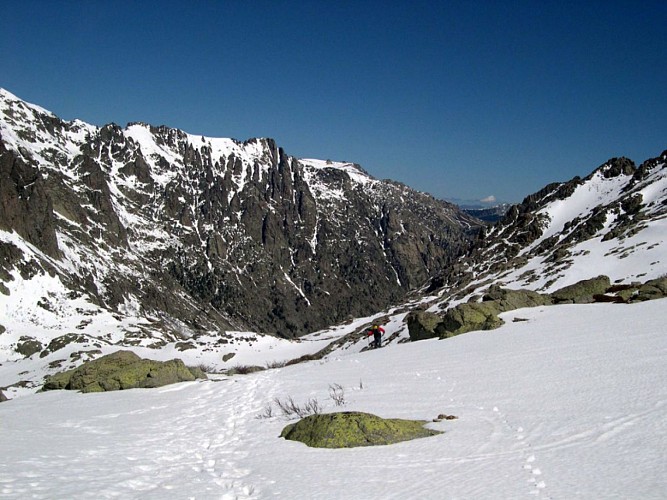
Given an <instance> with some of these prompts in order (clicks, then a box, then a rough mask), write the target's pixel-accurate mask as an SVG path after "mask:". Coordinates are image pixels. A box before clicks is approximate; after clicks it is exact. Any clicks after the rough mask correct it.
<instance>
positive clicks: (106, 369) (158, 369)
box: [43, 351, 206, 392]
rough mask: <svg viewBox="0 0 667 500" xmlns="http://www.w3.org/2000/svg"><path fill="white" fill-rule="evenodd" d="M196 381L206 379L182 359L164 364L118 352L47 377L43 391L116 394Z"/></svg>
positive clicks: (129, 352) (130, 353) (132, 354)
mask: <svg viewBox="0 0 667 500" xmlns="http://www.w3.org/2000/svg"><path fill="white" fill-rule="evenodd" d="M197 378H206V375H205V374H204V373H203V372H202V371H201V370H200V369H198V368H190V367H187V366H185V364H184V363H183V361H181V360H180V359H173V360H171V361H164V362H161V361H153V360H148V359H142V358H140V357H139V356H137V355H136V354H135V353H133V352H131V351H116V352H114V353H112V354H108V355H106V356H102V357H100V358H97V359H95V360H93V361H89V362H87V363H84V364H82V365H81V366H79V367H78V368H75V369H74V370H68V371H65V372H60V373H57V374H55V375H52V376H50V377H48V378H47V380H46V383H45V384H44V387H43V390H45V391H50V390H58V389H67V390H73V391H81V392H104V391H117V390H123V389H135V388H150V387H161V386H163V385H168V384H174V383H177V382H188V381H192V380H195V379H197Z"/></svg>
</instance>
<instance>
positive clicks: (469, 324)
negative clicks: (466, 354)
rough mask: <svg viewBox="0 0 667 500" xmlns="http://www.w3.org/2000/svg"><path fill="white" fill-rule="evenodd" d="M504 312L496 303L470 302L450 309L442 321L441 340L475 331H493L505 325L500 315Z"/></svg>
mask: <svg viewBox="0 0 667 500" xmlns="http://www.w3.org/2000/svg"><path fill="white" fill-rule="evenodd" d="M501 312H503V310H502V309H501V307H500V305H499V304H498V303H497V302H496V301H493V300H491V301H486V302H470V303H466V304H459V305H458V306H456V307H454V308H453V309H449V310H448V311H447V312H446V313H445V315H444V316H443V318H442V320H443V323H442V327H443V330H444V331H443V332H442V333H441V334H440V338H448V337H453V336H454V335H460V334H461V333H466V332H471V331H474V330H493V329H494V328H498V327H499V326H501V325H502V324H503V320H501V319H500V318H499V317H498V314H500V313H501Z"/></svg>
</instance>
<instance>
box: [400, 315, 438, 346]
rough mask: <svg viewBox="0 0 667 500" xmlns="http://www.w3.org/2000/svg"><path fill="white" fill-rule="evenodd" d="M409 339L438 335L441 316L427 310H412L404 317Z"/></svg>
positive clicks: (429, 337)
mask: <svg viewBox="0 0 667 500" xmlns="http://www.w3.org/2000/svg"><path fill="white" fill-rule="evenodd" d="M405 321H406V323H407V324H408V333H409V334H410V340H412V341H413V342H414V341H416V340H425V339H432V338H437V337H439V336H440V330H441V329H442V328H441V325H442V318H441V317H440V316H438V315H437V314H435V313H432V312H429V311H414V312H411V313H410V314H408V315H407V317H406V318H405Z"/></svg>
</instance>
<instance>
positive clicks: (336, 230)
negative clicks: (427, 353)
mask: <svg viewBox="0 0 667 500" xmlns="http://www.w3.org/2000/svg"><path fill="white" fill-rule="evenodd" d="M0 139H1V140H0V363H3V362H5V361H15V360H18V359H23V358H30V357H33V358H39V359H40V360H41V362H42V364H44V365H45V366H48V365H52V366H53V367H57V366H61V367H64V366H66V365H67V366H68V365H69V364H70V363H71V362H79V358H82V357H83V358H84V359H85V358H86V357H88V356H96V355H97V354H96V353H98V352H103V351H105V350H106V349H107V348H112V347H121V346H125V347H128V346H131V347H141V348H153V349H165V352H171V351H173V350H174V349H176V350H179V352H180V351H181V350H183V351H184V350H190V349H197V350H199V351H205V352H207V350H215V352H216V353H217V354H218V355H219V356H218V359H217V363H222V360H221V358H222V355H224V354H230V353H229V352H227V350H226V347H227V344H228V343H231V337H233V336H234V335H235V334H234V332H237V331H244V332H245V331H254V332H262V333H269V334H273V335H276V336H279V337H283V338H293V337H297V336H299V335H303V334H304V333H309V332H314V331H319V330H322V329H323V328H327V327H328V326H329V325H332V324H335V323H339V322H341V321H343V320H346V319H348V318H351V317H359V316H365V315H368V314H372V313H374V312H376V311H378V310H381V309H384V308H386V307H387V306H388V305H390V304H393V303H399V302H401V301H402V299H403V297H404V296H405V294H406V293H407V292H409V291H410V290H412V289H414V288H415V287H418V286H421V285H422V284H423V283H424V282H425V281H427V280H428V279H429V278H430V276H431V275H432V274H433V273H434V272H437V271H438V270H440V269H443V268H445V267H446V266H447V265H448V264H449V263H450V261H451V260H452V258H453V257H454V256H455V255H456V254H457V252H458V251H459V249H460V248H461V247H462V245H463V244H464V243H466V242H467V241H468V240H469V239H470V232H471V231H474V229H475V228H476V227H478V225H479V221H476V220H475V219H474V218H472V217H469V216H468V215H466V214H465V213H463V212H461V211H460V210H458V209H457V208H456V207H455V206H454V205H451V204H449V203H446V202H441V201H438V200H435V199H434V198H433V197H431V196H429V195H426V194H424V193H419V192H416V191H414V190H411V189H409V188H408V187H406V186H403V185H400V184H397V183H392V182H388V181H380V180H377V179H374V178H372V177H371V176H370V175H368V174H367V173H366V172H364V171H363V170H362V169H361V168H360V167H359V166H358V165H355V164H351V163H344V162H332V161H320V160H299V159H297V158H295V157H292V156H290V155H288V154H287V153H285V152H284V151H283V150H282V149H281V148H280V147H278V145H277V144H276V143H275V142H274V141H273V140H271V139H251V140H248V141H245V142H240V141H236V140H233V139H219V138H207V137H201V136H193V135H191V134H187V133H185V132H182V131H180V130H175V129H171V128H168V127H154V126H150V125H147V124H143V123H135V124H130V125H128V126H127V127H125V128H121V127H119V126H117V125H114V124H110V125H106V126H104V127H101V128H100V127H95V126H92V125H88V124H86V123H83V122H81V121H78V120H75V121H72V122H68V121H63V120H60V119H59V118H58V117H56V116H55V115H53V114H52V113H50V112H48V111H46V110H44V109H43V108H41V107H39V106H35V105H32V104H29V103H26V102H24V101H22V100H21V99H19V98H17V97H16V96H14V95H12V94H11V93H9V92H7V91H5V90H1V89H0ZM242 337H243V335H242ZM68 345H69V346H71V347H72V348H76V349H74V351H75V352H70V351H71V349H70V348H67V349H66V350H62V349H63V348H64V347H65V346H68ZM223 348H225V349H223ZM222 351H224V352H222ZM72 356H73V357H72ZM156 356H158V357H159V356H161V355H160V354H156ZM213 364H215V363H213ZM3 383H4V384H7V383H8V382H6V381H4V382H0V385H2V384H3Z"/></svg>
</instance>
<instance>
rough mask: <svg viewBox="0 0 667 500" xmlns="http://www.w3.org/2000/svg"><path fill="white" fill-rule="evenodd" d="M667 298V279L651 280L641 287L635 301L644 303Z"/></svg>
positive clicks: (634, 298)
mask: <svg viewBox="0 0 667 500" xmlns="http://www.w3.org/2000/svg"><path fill="white" fill-rule="evenodd" d="M663 297H667V278H658V279H655V280H650V281H647V282H646V283H644V284H643V285H642V286H640V287H639V290H638V293H637V294H636V296H634V297H633V300H636V301H644V300H654V299H662V298H663Z"/></svg>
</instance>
